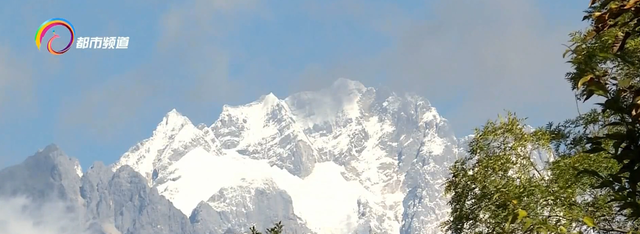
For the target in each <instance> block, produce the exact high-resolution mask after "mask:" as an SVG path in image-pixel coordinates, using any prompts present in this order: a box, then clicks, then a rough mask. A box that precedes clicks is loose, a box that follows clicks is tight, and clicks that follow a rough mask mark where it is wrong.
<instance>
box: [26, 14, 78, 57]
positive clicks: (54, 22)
mask: <svg viewBox="0 0 640 234" xmlns="http://www.w3.org/2000/svg"><path fill="white" fill-rule="evenodd" d="M55 26H63V27H65V28H67V29H68V30H69V33H70V35H71V40H69V44H67V46H66V47H64V49H62V50H54V49H53V48H51V43H52V42H53V40H55V39H56V38H58V37H60V36H58V34H56V32H55V30H53V36H52V37H51V39H49V42H47V50H48V51H49V53H52V54H54V55H61V54H64V53H66V52H67V51H69V49H70V48H71V45H73V40H74V39H75V29H74V28H73V25H71V23H69V21H67V20H65V19H62V18H53V19H49V20H47V21H45V22H44V23H42V25H40V28H38V32H36V38H35V39H36V46H38V50H40V45H41V44H42V38H44V35H45V34H46V33H47V32H48V31H49V29H51V28H53V27H55Z"/></svg>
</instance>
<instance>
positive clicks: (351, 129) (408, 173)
mask: <svg viewBox="0 0 640 234" xmlns="http://www.w3.org/2000/svg"><path fill="white" fill-rule="evenodd" d="M461 153H463V152H462V150H461V147H459V142H458V140H457V139H456V138H455V137H454V134H453V132H452V131H450V129H449V127H448V123H447V121H446V119H444V118H442V117H441V116H440V115H439V114H438V113H437V111H436V109H435V108H434V107H432V106H431V105H430V103H429V102H428V101H427V100H425V99H424V98H422V97H419V96H416V95H412V94H396V93H393V92H389V91H385V90H382V89H375V88H371V87H365V86H364V85H362V84H361V83H359V82H356V81H351V80H347V79H338V80H337V81H335V82H334V83H333V85H332V86H331V87H328V88H325V89H322V90H318V91H308V92H301V93H296V94H293V95H291V96H289V97H286V98H283V99H280V98H278V97H276V96H275V95H273V94H268V95H265V96H263V97H261V98H260V99H258V100H257V101H255V102H252V103H249V104H246V105H241V106H224V107H223V111H222V113H221V114H220V117H219V118H218V119H217V120H216V121H214V122H213V123H212V124H211V125H204V124H200V125H197V126H196V125H194V124H193V123H192V122H191V121H190V120H189V119H188V118H187V117H185V116H183V115H181V114H180V113H179V112H178V111H176V110H172V111H170V112H169V113H167V115H166V116H165V117H164V118H163V119H162V121H161V122H160V123H159V124H158V127H157V128H156V130H155V131H154V132H153V134H152V136H151V137H150V138H148V139H146V140H143V141H141V142H140V143H138V144H137V145H135V146H134V147H132V148H131V149H130V150H129V151H128V152H126V153H125V154H124V155H123V156H122V157H121V158H120V160H118V161H117V162H116V163H115V164H114V165H112V166H111V168H112V170H113V171H117V170H118V169H119V168H121V167H123V166H128V167H131V168H133V170H135V171H137V172H139V173H140V174H141V175H142V176H143V177H144V178H145V179H146V183H147V185H149V186H152V187H155V188H157V190H158V191H159V194H160V195H162V196H164V197H165V198H166V199H168V200H169V201H171V202H172V203H173V205H174V206H175V207H176V208H178V209H179V210H180V211H181V212H182V213H184V214H185V215H186V216H189V217H190V220H191V222H192V223H194V224H195V230H196V232H198V230H200V231H202V233H223V232H225V231H246V228H247V227H248V226H249V225H248V224H256V225H258V226H269V225H270V224H272V223H273V222H276V221H279V220H282V221H283V223H284V224H285V227H287V228H288V231H290V233H311V232H313V233H322V234H325V233H326V234H330V233H401V234H413V233H416V234H417V233H421V234H422V233H426V234H429V233H440V230H439V229H438V227H437V226H438V224H439V222H440V221H441V220H442V219H443V218H445V216H446V213H447V206H446V201H447V200H446V198H445V197H443V196H442V189H443V183H444V180H445V178H446V176H447V174H448V166H449V165H450V164H451V163H453V162H454V161H455V159H456V158H457V157H458V156H459V154H461ZM207 230H208V231H207Z"/></svg>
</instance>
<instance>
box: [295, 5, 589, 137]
mask: <svg viewBox="0 0 640 234" xmlns="http://www.w3.org/2000/svg"><path fill="white" fill-rule="evenodd" d="M347 3H348V4H347ZM331 4H333V3H332V2H327V5H329V6H325V7H312V8H309V9H312V15H316V16H318V17H320V16H325V17H336V16H345V15H346V16H349V15H350V16H353V17H351V20H352V21H355V22H358V23H361V24H362V25H364V26H369V27H371V28H372V29H375V30H378V31H379V32H381V33H382V34H383V36H386V37H389V38H391V39H392V40H393V45H392V46H391V47H390V48H385V49H383V50H382V51H381V52H380V53H379V54H378V55H377V56H372V57H370V58H368V59H365V60H360V61H357V60H353V59H351V58H344V59H341V60H338V61H336V62H335V63H334V64H323V66H310V67H309V69H307V70H305V71H304V72H303V73H302V79H303V80H302V81H301V82H299V83H298V84H296V85H297V86H295V87H294V88H293V89H294V90H299V89H307V88H308V87H309V86H310V84H311V86H317V85H318V83H319V82H325V83H328V82H330V81H332V80H333V79H335V78H337V77H347V78H352V79H357V80H361V81H363V82H364V83H365V84H369V85H377V84H378V81H379V79H380V77H381V76H382V77H385V79H384V85H387V86H391V88H393V89H395V90H399V91H412V92H417V93H419V94H421V95H423V96H425V97H427V98H428V99H430V100H431V101H432V103H434V105H435V106H436V107H437V108H439V109H444V110H446V111H445V112H446V114H447V115H446V116H445V117H447V118H448V119H449V120H451V122H452V124H453V127H454V129H456V131H457V132H458V133H469V132H470V131H471V130H472V129H473V128H474V127H476V126H479V125H481V124H484V122H485V121H486V120H487V119H490V118H495V116H496V114H498V113H501V112H502V111H503V110H504V109H508V110H513V111H516V112H517V113H518V114H519V115H521V116H523V117H524V116H528V117H531V119H532V120H533V121H534V122H537V123H543V122H546V121H548V120H554V121H556V120H562V119H565V118H569V117H572V116H575V115H576V114H577V113H576V108H575V103H574V99H573V94H572V92H571V91H570V88H569V86H568V84H567V83H566V82H565V80H564V75H565V73H566V72H567V71H569V67H568V66H567V64H566V63H565V61H564V60H563V58H562V56H561V55H562V53H563V51H564V47H563V46H562V44H563V43H565V42H566V41H567V40H568V39H569V38H568V36H567V35H568V33H569V32H570V31H573V30H578V29H580V28H579V27H580V26H581V22H580V14H581V12H575V13H573V12H569V13H568V14H575V15H576V17H575V18H574V19H572V21H571V22H557V21H556V19H553V18H547V17H545V13H544V12H542V11H541V9H540V8H539V7H538V5H536V2H535V1H524V0H494V1H480V2H476V1H462V0H460V1H449V0H439V1H435V2H434V1H431V2H430V4H429V8H430V9H423V11H419V12H424V13H423V15H419V16H417V17H416V15H415V14H411V13H409V12H406V11H407V10H400V9H398V8H397V7H390V6H388V5H387V4H377V5H375V4H372V3H370V2H367V1H358V0H354V1H344V2H342V1H341V2H340V4H339V5H338V6H336V5H333V6H331ZM413 10H415V9H413ZM318 77H326V78H325V79H324V80H322V79H318Z"/></svg>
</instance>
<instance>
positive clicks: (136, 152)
mask: <svg viewBox="0 0 640 234" xmlns="http://www.w3.org/2000/svg"><path fill="white" fill-rule="evenodd" d="M195 147H202V148H203V149H204V150H206V151H207V152H210V153H212V154H217V153H218V150H219V149H218V148H217V140H216V138H215V137H214V136H212V133H211V131H210V130H209V129H208V128H204V129H202V128H198V127H196V126H194V125H193V124H192V123H191V121H190V120H189V118H187V117H186V116H183V115H182V114H180V113H179V112H178V111H176V110H175V109H172V110H171V111H169V112H168V113H167V114H166V115H165V116H164V117H163V118H162V121H160V123H158V125H157V127H156V129H155V130H154V131H153V135H152V136H151V137H150V138H148V139H146V140H144V141H142V142H140V143H138V144H137V145H135V146H133V147H131V148H130V149H129V150H128V151H127V152H126V153H125V154H124V155H122V157H121V158H120V160H118V161H117V162H116V163H115V164H114V165H113V166H112V169H113V171H116V170H117V169H118V168H120V167H121V166H124V165H129V166H131V167H132V168H133V169H134V170H136V171H138V172H139V173H140V174H142V175H143V176H144V177H145V178H146V179H147V180H148V182H149V184H150V185H153V184H154V180H156V179H158V178H160V179H163V178H162V177H163V174H164V173H168V172H167V171H165V170H164V169H165V168H167V167H168V166H169V165H171V164H173V162H175V161H177V160H179V159H180V158H181V157H182V156H184V154H186V153H187V152H189V151H190V150H192V149H193V148H195ZM160 182H163V181H162V180H160Z"/></svg>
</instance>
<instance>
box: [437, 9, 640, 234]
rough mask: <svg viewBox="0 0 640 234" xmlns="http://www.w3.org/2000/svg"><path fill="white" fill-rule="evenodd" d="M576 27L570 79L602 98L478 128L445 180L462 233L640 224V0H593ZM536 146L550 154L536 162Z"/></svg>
mask: <svg viewBox="0 0 640 234" xmlns="http://www.w3.org/2000/svg"><path fill="white" fill-rule="evenodd" d="M585 12H586V15H585V17H584V18H583V20H589V22H590V26H589V27H588V28H587V29H585V30H583V31H579V32H574V33H572V34H570V35H571V40H570V42H571V45H570V46H568V50H567V51H566V52H565V54H564V55H563V56H568V58H569V63H570V64H571V65H572V67H573V71H572V72H570V73H568V74H567V76H566V79H567V80H568V81H569V83H570V84H571V87H572V89H573V90H574V91H576V98H577V99H579V100H582V101H587V100H589V99H591V98H592V97H594V96H596V97H599V99H601V100H603V102H602V103H597V108H596V109H594V110H591V111H589V112H587V113H584V114H579V116H578V117H576V118H574V119H570V120H567V121H564V122H562V123H559V124H554V123H550V124H549V125H547V126H546V127H544V128H540V129H537V130H535V131H525V130H524V125H523V122H522V121H523V120H522V119H518V118H517V117H515V115H513V114H511V113H509V114H507V116H506V118H501V119H500V120H499V121H490V122H488V123H487V124H486V125H485V126H483V127H482V128H481V129H479V130H477V133H476V139H474V140H472V142H471V143H470V145H469V146H470V150H469V154H470V155H469V156H468V157H466V158H462V159H460V160H458V161H457V162H456V163H455V164H454V165H453V166H452V167H451V173H452V177H451V178H450V179H449V180H448V181H447V183H446V193H447V195H450V196H451V200H450V202H449V204H450V205H451V213H450V215H449V219H448V220H447V221H446V222H444V223H443V227H444V229H445V230H447V231H449V232H451V233H454V234H458V233H585V232H592V233H593V232H595V233H636V232H637V231H638V227H640V223H638V219H639V218H640V203H639V202H638V200H639V199H640V191H639V189H638V183H640V122H639V120H640V0H591V3H590V4H589V8H588V9H587V10H586V11H585ZM532 150H542V151H548V152H553V154H554V155H555V156H556V157H557V158H556V159H555V160H554V161H552V162H549V163H546V164H545V165H541V167H537V166H536V165H535V163H533V162H532V161H531V157H530V153H531V151H532Z"/></svg>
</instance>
